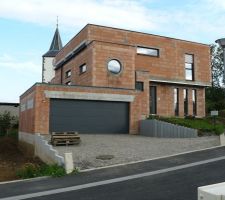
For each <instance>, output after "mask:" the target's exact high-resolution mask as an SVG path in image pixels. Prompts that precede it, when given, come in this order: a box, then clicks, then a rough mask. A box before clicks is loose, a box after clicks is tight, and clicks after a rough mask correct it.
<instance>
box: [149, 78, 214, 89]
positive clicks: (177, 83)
mask: <svg viewBox="0 0 225 200" xmlns="http://www.w3.org/2000/svg"><path fill="white" fill-rule="evenodd" d="M149 81H150V82H156V83H165V84H173V85H187V86H198V87H210V86H211V83H205V82H197V81H183V80H166V79H159V78H150V79H149Z"/></svg>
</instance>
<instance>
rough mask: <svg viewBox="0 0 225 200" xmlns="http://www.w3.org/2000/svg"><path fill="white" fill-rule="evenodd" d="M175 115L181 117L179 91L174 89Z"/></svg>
mask: <svg viewBox="0 0 225 200" xmlns="http://www.w3.org/2000/svg"><path fill="white" fill-rule="evenodd" d="M174 113H175V116H179V89H178V88H174Z"/></svg>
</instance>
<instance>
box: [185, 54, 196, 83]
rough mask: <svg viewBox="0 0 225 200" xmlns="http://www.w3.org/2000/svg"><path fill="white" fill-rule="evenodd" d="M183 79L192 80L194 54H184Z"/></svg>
mask: <svg viewBox="0 0 225 200" xmlns="http://www.w3.org/2000/svg"><path fill="white" fill-rule="evenodd" d="M185 79H186V80H188V81H193V80H194V56H193V55H191V54H185Z"/></svg>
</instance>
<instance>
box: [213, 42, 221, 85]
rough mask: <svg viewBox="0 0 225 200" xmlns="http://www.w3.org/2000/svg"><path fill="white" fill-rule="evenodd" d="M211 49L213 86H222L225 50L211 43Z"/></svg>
mask: <svg viewBox="0 0 225 200" xmlns="http://www.w3.org/2000/svg"><path fill="white" fill-rule="evenodd" d="M210 50H211V70H212V87H221V86H222V81H223V80H222V78H223V73H224V66H223V50H222V48H221V47H219V46H218V45H216V44H211V45H210Z"/></svg>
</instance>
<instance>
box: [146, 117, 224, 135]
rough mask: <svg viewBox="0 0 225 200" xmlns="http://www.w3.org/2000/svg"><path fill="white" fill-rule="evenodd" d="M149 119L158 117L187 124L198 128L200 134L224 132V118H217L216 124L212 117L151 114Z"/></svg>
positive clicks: (170, 121) (169, 121)
mask: <svg viewBox="0 0 225 200" xmlns="http://www.w3.org/2000/svg"><path fill="white" fill-rule="evenodd" d="M149 119H158V120H161V121H165V122H168V123H172V124H177V125H180V126H185V127H188V128H193V129H197V130H198V132H199V134H204V133H214V134H216V135H220V134H222V133H224V130H225V123H224V119H223V118H219V117H217V118H216V124H215V125H214V123H213V119H212V118H211V117H207V118H201V119H198V118H178V117H159V116H150V117H149Z"/></svg>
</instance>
